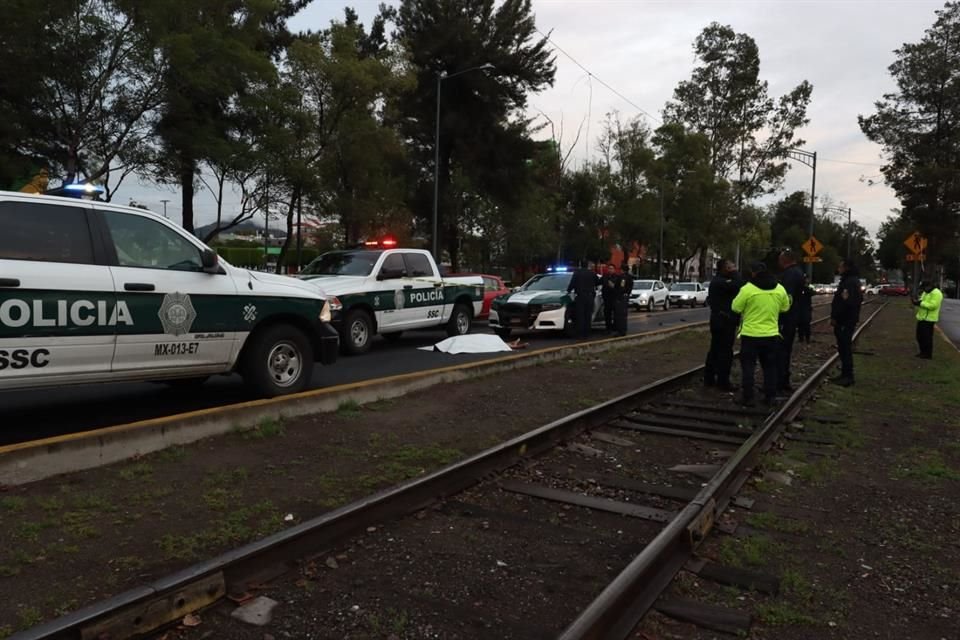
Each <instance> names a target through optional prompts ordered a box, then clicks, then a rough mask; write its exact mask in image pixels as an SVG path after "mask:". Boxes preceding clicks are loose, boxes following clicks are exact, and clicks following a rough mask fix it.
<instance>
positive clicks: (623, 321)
mask: <svg viewBox="0 0 960 640" xmlns="http://www.w3.org/2000/svg"><path fill="white" fill-rule="evenodd" d="M615 288H616V292H617V296H616V298H615V299H614V313H613V324H614V328H615V329H616V331H617V335H618V336H625V335H627V311H628V310H629V308H630V307H629V304H630V293H631V292H632V291H633V276H631V275H630V268H629V267H628V266H627V261H626V260H624V261H623V262H621V263H620V273H619V274H618V279H617V285H616V287H615Z"/></svg>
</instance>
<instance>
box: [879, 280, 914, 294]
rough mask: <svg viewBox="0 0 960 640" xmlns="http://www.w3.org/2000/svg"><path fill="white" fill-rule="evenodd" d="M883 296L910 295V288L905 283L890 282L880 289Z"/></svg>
mask: <svg viewBox="0 0 960 640" xmlns="http://www.w3.org/2000/svg"><path fill="white" fill-rule="evenodd" d="M879 293H880V295H882V296H908V295H910V289H908V288H907V285H905V284H900V283H897V284H890V285H887V286H885V287H883V288H882V289H880V291H879Z"/></svg>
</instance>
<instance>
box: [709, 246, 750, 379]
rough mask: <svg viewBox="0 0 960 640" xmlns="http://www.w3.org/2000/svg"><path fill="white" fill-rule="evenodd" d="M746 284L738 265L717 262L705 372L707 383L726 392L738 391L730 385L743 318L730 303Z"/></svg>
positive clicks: (712, 286)
mask: <svg viewBox="0 0 960 640" xmlns="http://www.w3.org/2000/svg"><path fill="white" fill-rule="evenodd" d="M742 286H743V281H742V280H741V278H740V274H739V273H738V272H737V267H736V265H734V264H733V262H731V261H730V260H727V259H725V258H721V259H720V260H718V261H717V273H716V275H715V276H713V279H712V280H711V281H710V289H709V292H708V293H707V305H708V306H709V307H710V350H709V351H707V362H706V365H705V366H704V369H703V384H704V385H706V386H708V387H712V386H714V385H716V387H717V388H718V389H720V390H722V391H734V390H735V388H734V387H733V386H732V385H731V384H730V367H731V366H732V365H733V343H734V342H735V341H736V339H737V325H738V324H739V322H740V317H739V316H738V315H737V314H735V313H734V312H733V310H732V309H730V304H731V303H732V302H733V299H734V298H735V297H736V296H737V294H738V293H739V292H740V288H741V287H742Z"/></svg>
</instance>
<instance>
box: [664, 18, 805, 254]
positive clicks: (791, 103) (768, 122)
mask: <svg viewBox="0 0 960 640" xmlns="http://www.w3.org/2000/svg"><path fill="white" fill-rule="evenodd" d="M693 48H694V53H695V54H696V56H697V58H698V59H699V60H700V63H701V64H700V66H698V67H696V68H695V69H694V71H693V74H692V76H691V79H690V80H685V81H683V82H681V83H680V84H679V85H678V86H677V88H676V89H675V90H674V94H673V101H671V102H669V103H668V104H667V106H666V108H665V109H664V120H665V121H666V122H667V123H676V124H679V125H682V126H683V127H685V128H687V129H689V130H691V131H693V132H696V133H701V134H703V135H705V136H706V138H707V144H708V153H709V162H710V167H711V169H712V171H713V175H714V176H715V177H717V178H718V179H723V180H725V181H727V182H728V183H729V185H730V189H731V197H730V199H729V200H728V202H727V203H725V204H723V203H719V202H714V203H713V204H712V205H711V206H710V207H708V209H707V210H706V211H705V214H704V215H705V218H704V219H705V220H709V219H716V220H717V221H718V222H719V224H718V226H724V225H728V224H731V223H735V222H736V221H737V216H738V213H739V212H740V211H742V209H743V208H744V206H745V205H747V204H748V203H750V202H751V201H752V200H753V199H755V198H757V197H759V196H761V195H763V194H768V193H773V192H775V191H776V190H777V189H778V188H779V187H780V185H781V184H782V182H783V176H784V174H785V173H786V170H787V163H786V162H785V161H784V158H785V156H786V151H787V149H789V148H790V147H793V146H800V145H802V144H803V141H802V140H800V139H797V138H796V137H795V136H796V131H797V130H798V129H799V128H801V127H802V126H804V125H806V124H807V122H808V119H807V116H806V110H807V105H808V104H809V102H810V95H811V92H812V90H813V88H812V86H811V85H810V84H809V83H808V82H806V81H803V82H801V83H800V84H799V85H797V86H796V87H795V88H794V89H793V90H791V91H789V92H788V93H786V94H785V95H783V96H781V97H780V98H778V99H776V100H774V99H773V98H771V97H769V95H768V90H767V82H766V81H761V80H760V79H759V74H760V54H759V49H758V47H757V44H756V42H755V41H754V40H753V38H751V37H750V36H748V35H746V34H743V33H736V32H735V31H734V30H733V29H732V28H731V27H729V26H723V25H720V24H718V23H712V24H710V25H709V26H708V27H706V28H705V29H704V30H703V32H701V34H700V35H699V36H698V37H697V39H696V40H695V41H694V47H693ZM701 249H704V250H705V249H706V245H704V246H702V247H701ZM701 255H702V256H703V259H705V256H706V252H705V251H703V252H702V254H701ZM702 266H704V267H705V265H702Z"/></svg>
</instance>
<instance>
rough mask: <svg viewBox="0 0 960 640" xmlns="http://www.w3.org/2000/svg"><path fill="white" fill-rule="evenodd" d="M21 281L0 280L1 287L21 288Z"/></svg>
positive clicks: (13, 279) (14, 279) (15, 279)
mask: <svg viewBox="0 0 960 640" xmlns="http://www.w3.org/2000/svg"><path fill="white" fill-rule="evenodd" d="M19 286H20V280H18V279H17V278H0V287H19Z"/></svg>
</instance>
